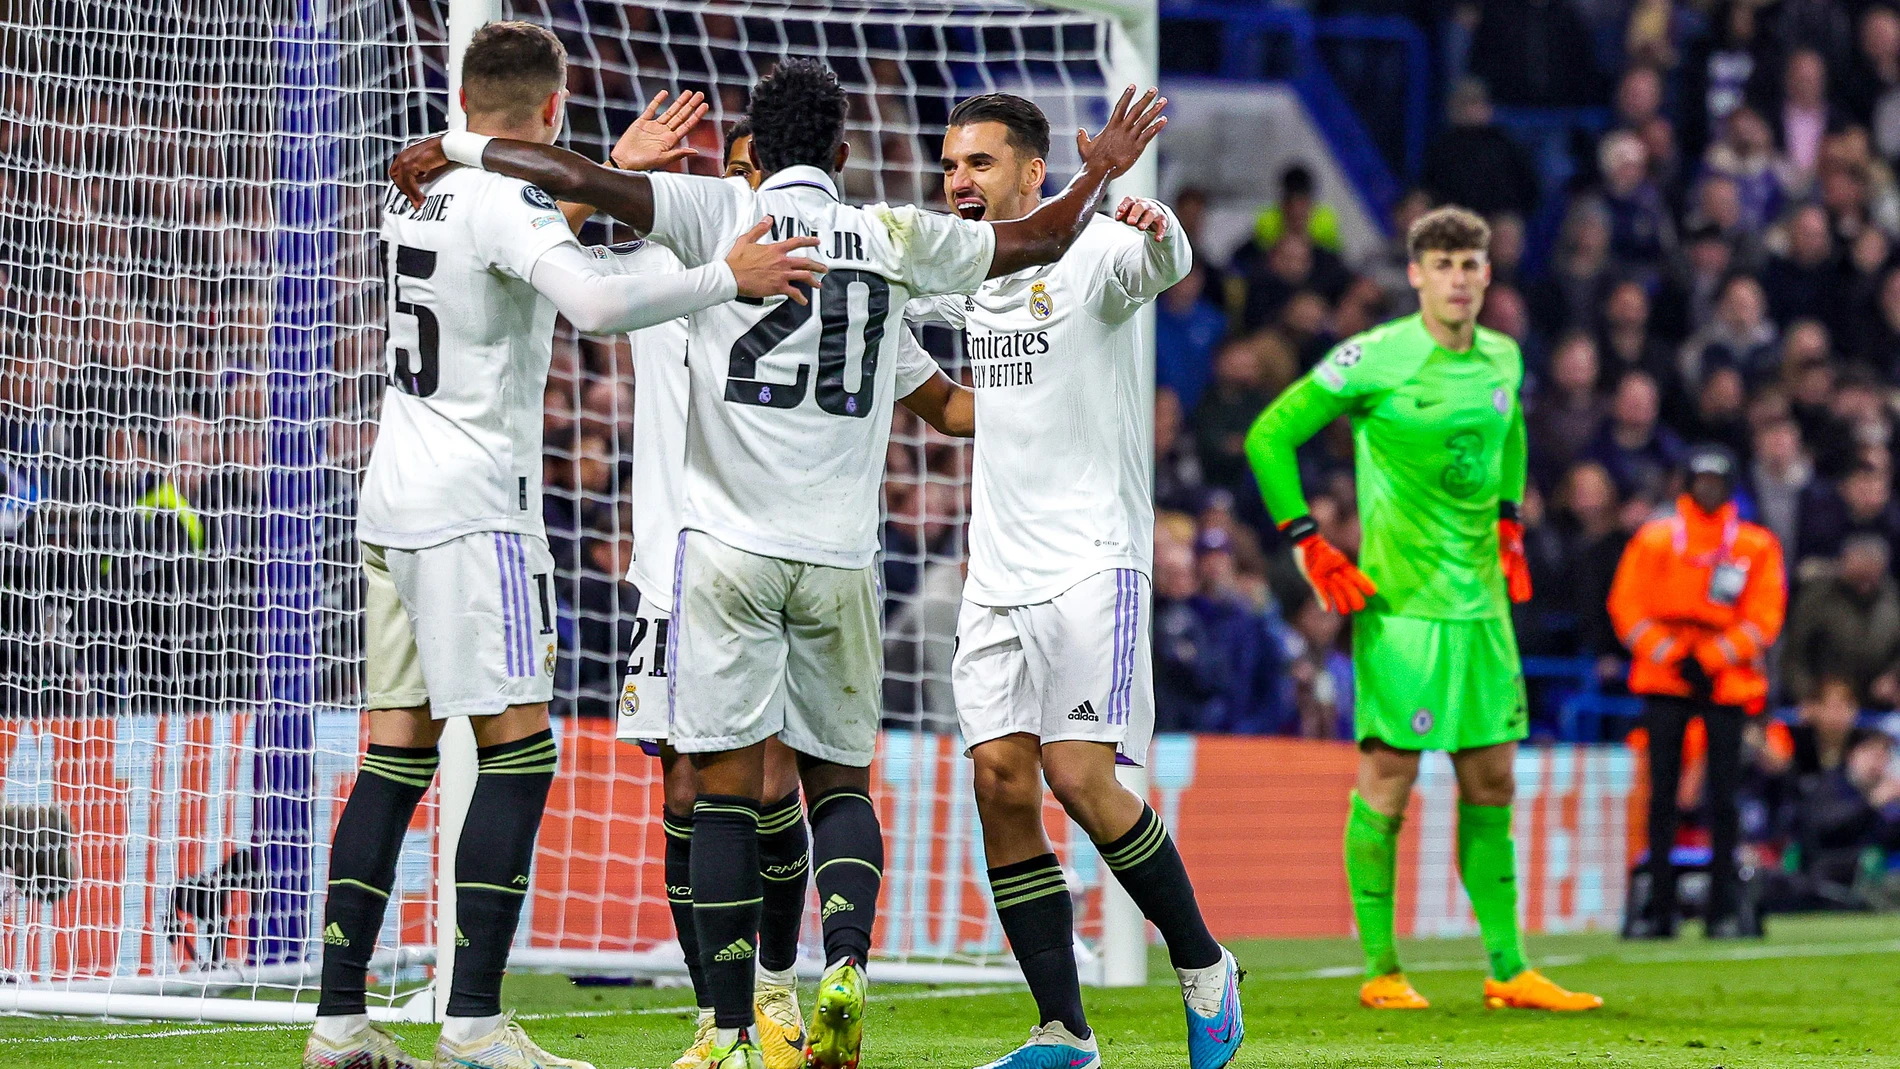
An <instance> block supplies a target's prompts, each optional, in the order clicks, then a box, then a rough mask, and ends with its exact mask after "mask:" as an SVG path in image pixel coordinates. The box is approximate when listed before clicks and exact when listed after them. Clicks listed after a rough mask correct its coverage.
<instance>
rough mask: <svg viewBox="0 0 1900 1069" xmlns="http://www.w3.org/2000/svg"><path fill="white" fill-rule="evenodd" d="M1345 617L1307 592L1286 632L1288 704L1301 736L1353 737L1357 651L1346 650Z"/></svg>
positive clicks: (1344, 738) (1315, 737) (1325, 737)
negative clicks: (1353, 665)
mask: <svg viewBox="0 0 1900 1069" xmlns="http://www.w3.org/2000/svg"><path fill="white" fill-rule="evenodd" d="M1345 629H1346V618H1345V617H1343V616H1341V615H1339V614H1338V613H1331V612H1327V611H1326V608H1325V606H1323V605H1321V604H1320V603H1319V599H1317V598H1315V597H1314V596H1313V593H1312V591H1310V590H1306V591H1302V595H1301V597H1300V600H1299V601H1297V602H1296V603H1295V604H1294V606H1293V613H1292V619H1291V620H1290V621H1289V626H1288V627H1287V628H1286V629H1285V630H1284V632H1283V634H1284V646H1285V657H1286V679H1285V689H1286V690H1287V691H1288V692H1289V694H1288V697H1287V699H1286V702H1287V704H1288V706H1290V707H1291V708H1292V710H1293V712H1294V713H1295V714H1297V715H1298V717H1299V721H1298V731H1299V735H1300V737H1301V738H1307V739H1342V740H1346V741H1351V739H1352V737H1353V729H1352V699H1353V689H1352V686H1353V684H1352V655H1351V654H1349V653H1348V652H1347V651H1346V650H1344V649H1342V648H1341V646H1342V643H1341V642H1340V638H1341V636H1342V635H1343V634H1344V632H1345Z"/></svg>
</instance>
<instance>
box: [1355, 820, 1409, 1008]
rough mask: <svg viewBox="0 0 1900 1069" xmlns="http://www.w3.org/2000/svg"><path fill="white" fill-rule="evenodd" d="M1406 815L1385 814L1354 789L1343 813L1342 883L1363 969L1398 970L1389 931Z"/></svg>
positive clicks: (1371, 971) (1378, 973)
mask: <svg viewBox="0 0 1900 1069" xmlns="http://www.w3.org/2000/svg"><path fill="white" fill-rule="evenodd" d="M1404 822H1405V818H1404V817H1388V816H1386V815H1385V814H1384V813H1381V812H1379V811H1378V810H1376V809H1373V808H1372V807H1371V806H1369V805H1367V804H1366V800H1365V799H1364V798H1361V797H1359V792H1358V791H1354V792H1352V813H1351V815H1350V816H1348V817H1347V818H1346V886H1347V887H1348V888H1349V889H1350V890H1351V891H1352V912H1353V916H1354V917H1356V918H1358V921H1359V945H1360V946H1362V947H1364V948H1365V951H1366V975H1367V976H1384V975H1385V974H1387V973H1395V972H1398V971H1399V949H1398V946H1397V944H1396V940H1395V936H1394V934H1393V919H1392V918H1393V903H1392V889H1393V887H1394V886H1396V885H1397V883H1398V869H1399V826H1400V825H1401V824H1403V823H1404Z"/></svg>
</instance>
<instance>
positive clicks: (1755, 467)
mask: <svg viewBox="0 0 1900 1069" xmlns="http://www.w3.org/2000/svg"><path fill="white" fill-rule="evenodd" d="M1752 455H1753V457H1754V462H1753V464H1752V465H1751V466H1750V468H1749V479H1748V489H1749V495H1750V496H1751V497H1752V498H1753V499H1754V501H1755V519H1756V522H1758V523H1760V524H1761V525H1762V526H1763V527H1766V528H1768V529H1769V530H1770V531H1772V532H1774V535H1775V540H1776V541H1778V542H1780V543H1781V544H1782V545H1784V546H1798V545H1799V542H1798V540H1797V535H1798V534H1799V532H1800V529H1801V502H1802V501H1803V500H1804V498H1805V497H1806V495H1807V490H1808V487H1809V485H1810V484H1812V483H1813V482H1814V464H1813V463H1812V462H1811V461H1809V460H1808V456H1807V453H1806V452H1804V451H1803V450H1802V448H1801V428H1800V426H1799V425H1798V424H1796V423H1795V421H1794V420H1792V419H1790V418H1788V417H1787V416H1778V417H1774V418H1771V419H1768V420H1765V421H1763V422H1761V423H1760V424H1758V425H1757V426H1756V427H1755V431H1754V449H1753V450H1752Z"/></svg>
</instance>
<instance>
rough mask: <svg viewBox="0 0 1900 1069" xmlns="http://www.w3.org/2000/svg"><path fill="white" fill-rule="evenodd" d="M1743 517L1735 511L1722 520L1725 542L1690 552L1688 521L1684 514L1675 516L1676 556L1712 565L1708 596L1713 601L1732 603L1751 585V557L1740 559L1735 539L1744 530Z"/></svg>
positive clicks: (1698, 565)
mask: <svg viewBox="0 0 1900 1069" xmlns="http://www.w3.org/2000/svg"><path fill="white" fill-rule="evenodd" d="M1741 529H1742V525H1741V521H1739V520H1737V519H1736V518H1735V517H1734V516H1733V515H1731V516H1729V518H1728V519H1727V520H1726V521H1725V522H1724V523H1723V524H1722V544H1721V545H1720V546H1717V547H1716V548H1715V549H1713V550H1710V551H1709V552H1707V553H1698V554H1696V555H1694V556H1690V555H1689V525H1688V524H1687V523H1685V522H1683V519H1682V517H1681V516H1677V517H1676V522H1675V525H1674V530H1673V531H1672V532H1671V533H1672V535H1673V536H1674V540H1675V547H1676V556H1678V557H1681V558H1683V559H1684V560H1686V561H1687V562H1688V563H1689V566H1690V567H1692V568H1711V567H1712V570H1711V571H1710V572H1709V590H1708V599H1709V602H1710V603H1711V604H1714V605H1722V606H1730V605H1734V604H1735V603H1736V602H1737V601H1739V600H1740V599H1741V596H1742V591H1743V590H1745V589H1747V587H1748V561H1747V559H1745V558H1744V559H1737V558H1736V557H1735V555H1734V551H1735V539H1736V536H1737V535H1739V534H1740V533H1741Z"/></svg>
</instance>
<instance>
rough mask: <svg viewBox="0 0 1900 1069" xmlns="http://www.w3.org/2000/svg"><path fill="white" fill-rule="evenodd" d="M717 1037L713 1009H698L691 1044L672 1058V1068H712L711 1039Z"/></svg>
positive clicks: (717, 1032)
mask: <svg viewBox="0 0 1900 1069" xmlns="http://www.w3.org/2000/svg"><path fill="white" fill-rule="evenodd" d="M718 1038H719V1028H718V1026H717V1025H715V1024H713V1011H711V1010H700V1011H699V1022H698V1023H697V1024H696V1025H695V1026H694V1027H693V1044H692V1046H690V1047H687V1048H686V1049H685V1051H683V1052H681V1054H680V1056H679V1057H677V1058H675V1059H673V1069H712V1049H713V1040H715V1039H718Z"/></svg>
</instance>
